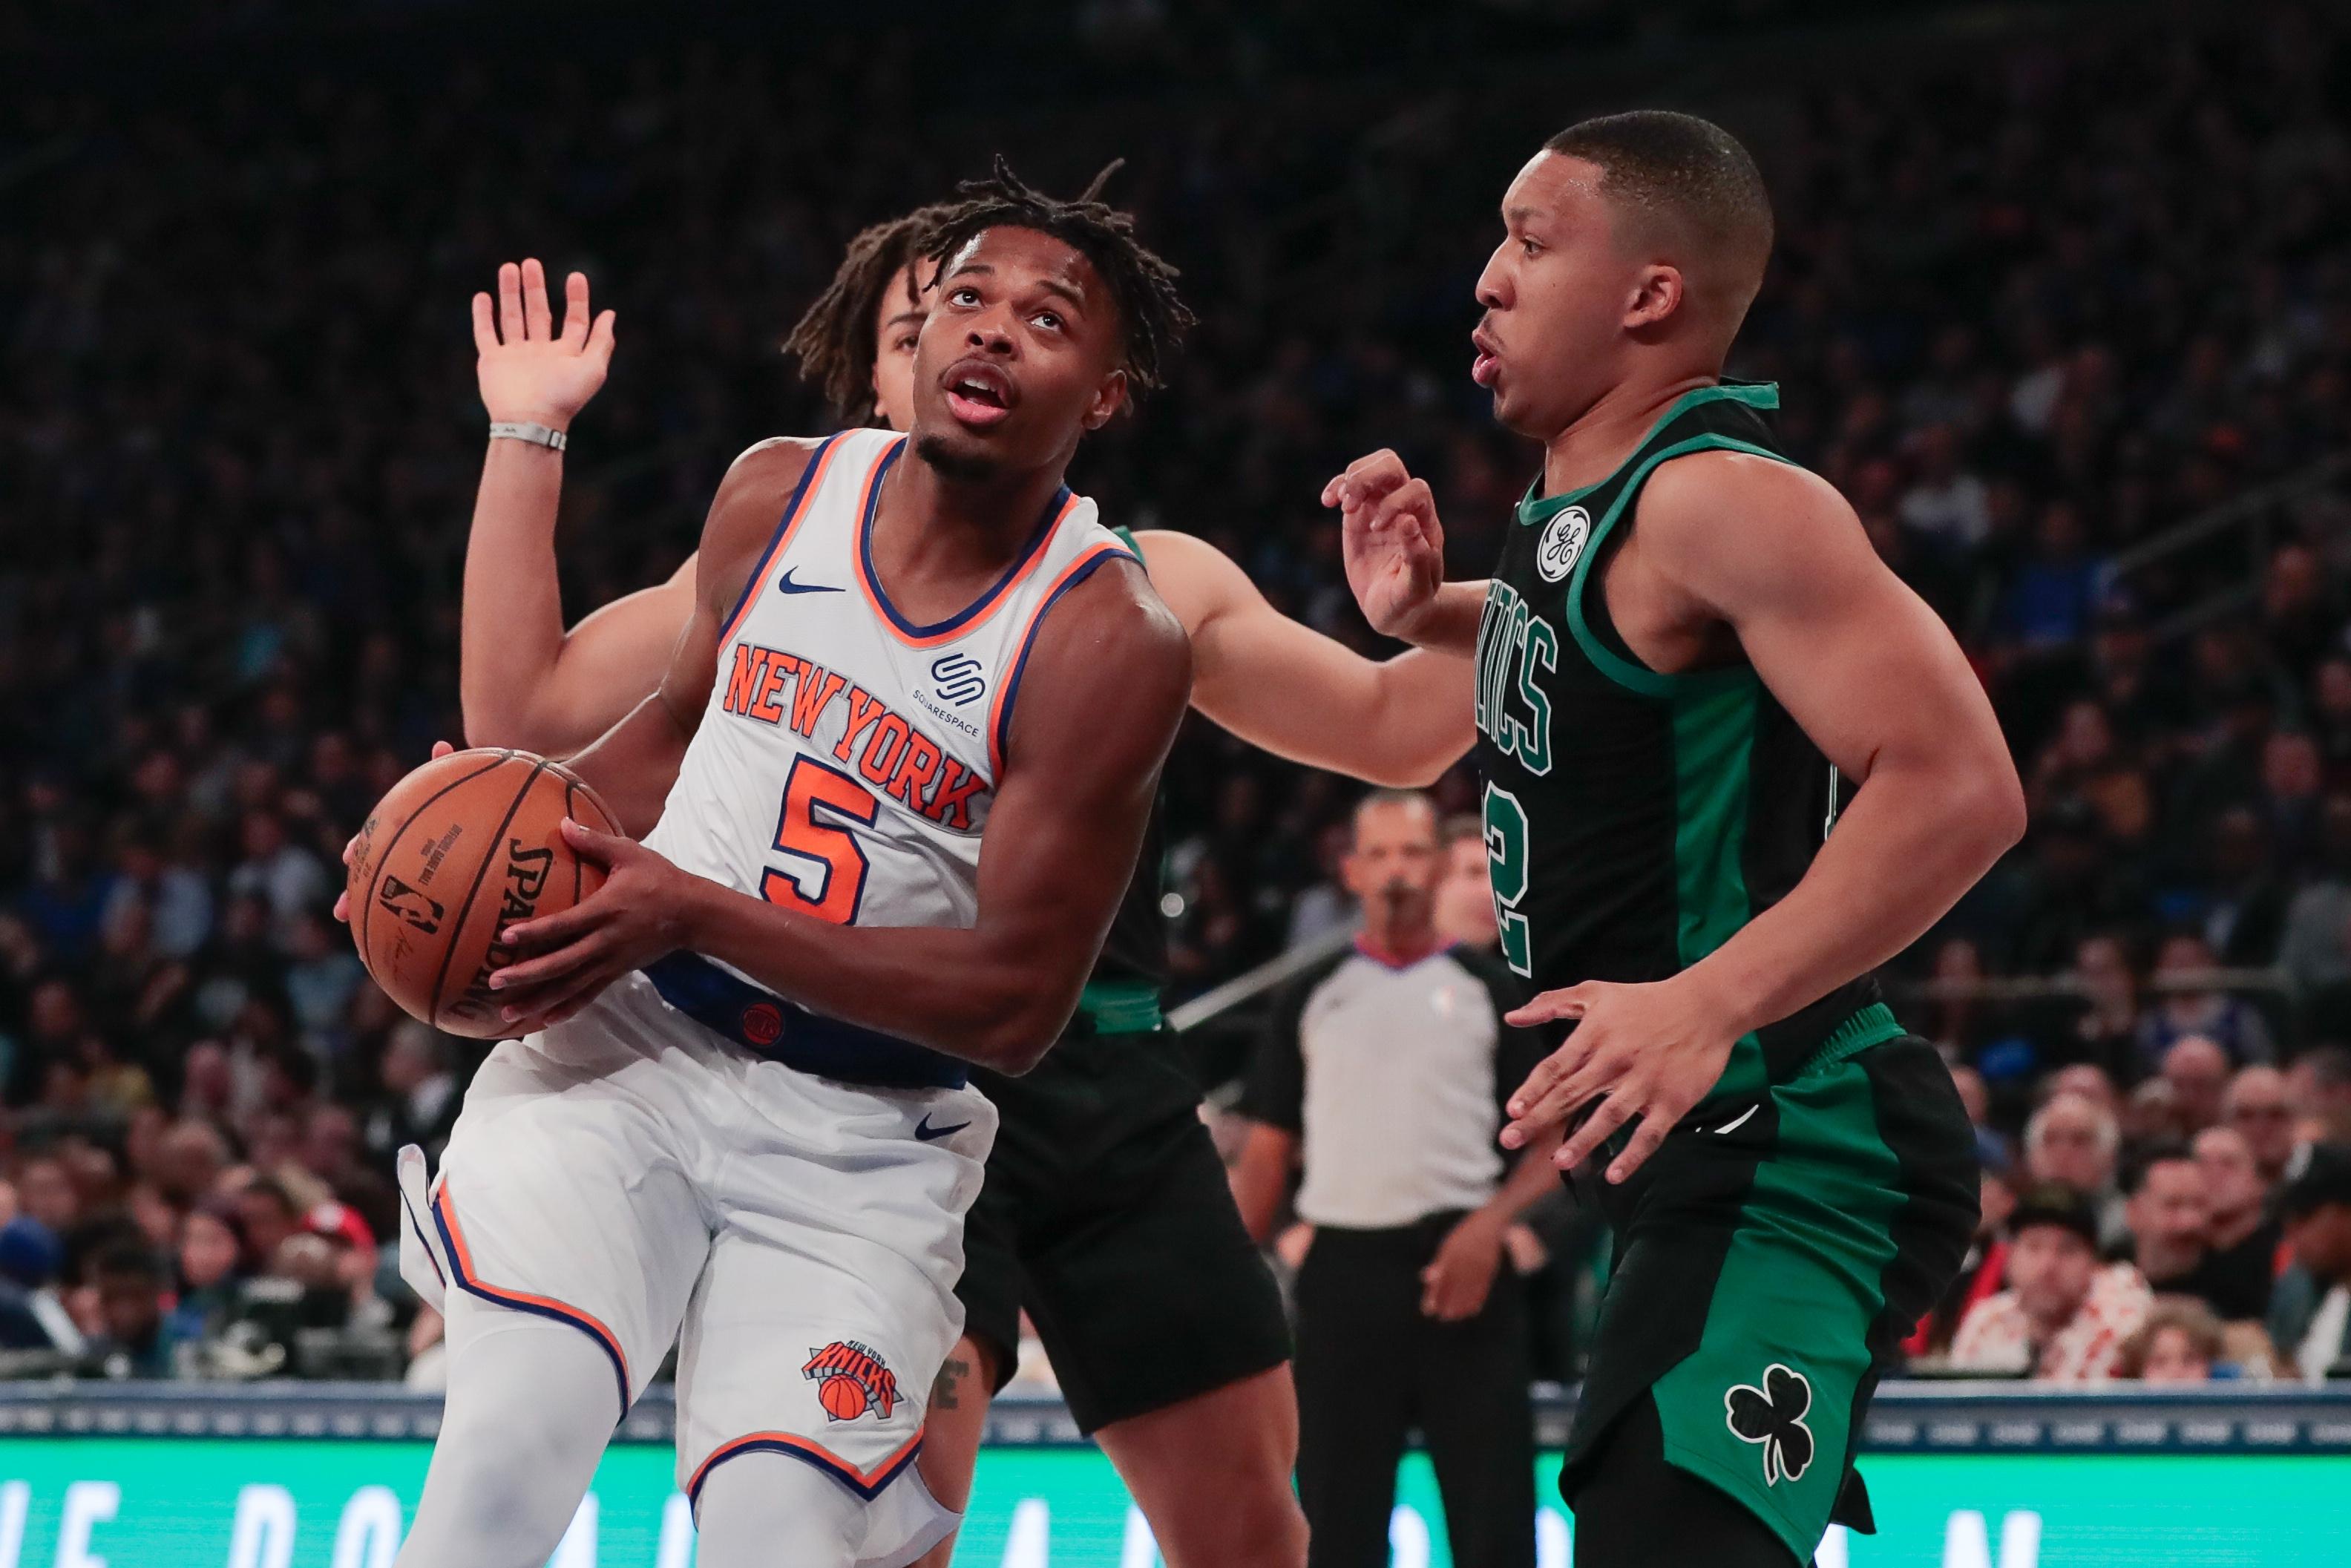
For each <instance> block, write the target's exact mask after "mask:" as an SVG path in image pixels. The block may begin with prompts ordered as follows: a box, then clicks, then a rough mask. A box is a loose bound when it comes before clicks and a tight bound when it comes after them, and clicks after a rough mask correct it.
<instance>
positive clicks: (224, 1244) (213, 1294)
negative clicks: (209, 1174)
mask: <svg viewBox="0 0 2351 1568" xmlns="http://www.w3.org/2000/svg"><path fill="white" fill-rule="evenodd" d="M245 1255H246V1245H245V1228H244V1221H243V1219H242V1218H240V1217H239V1215H238V1213H237V1209H236V1206H235V1204H234V1203H232V1202H229V1201H228V1200H226V1199H225V1198H218V1197H214V1198H208V1199H206V1200H205V1201H204V1203H202V1204H200V1205H198V1206H197V1207H196V1208H195V1209H194V1210H193V1212H192V1213H190V1214H189V1216H188V1217H187V1218H186V1219H185V1220H183V1222H182V1223H181V1228H180V1246H179V1266H180V1268H179V1271H180V1280H179V1301H178V1303H177V1304H176V1305H175V1306H173V1307H172V1314H171V1324H170V1328H171V1333H172V1337H173V1338H174V1339H175V1340H177V1341H179V1342H181V1343H190V1344H193V1343H202V1342H204V1341H205V1340H208V1339H211V1338H212V1337H213V1336H214V1334H216V1333H219V1332H220V1330H221V1328H222V1327H223V1325H225V1323H226V1322H228V1320H229V1317H230V1315H231V1314H232V1313H233V1312H235V1306H236V1299H237V1292H238V1291H239V1290H240V1289H241V1288H242V1287H243V1285H244V1283H245V1277H246V1271H245V1266H244V1264H245Z"/></svg>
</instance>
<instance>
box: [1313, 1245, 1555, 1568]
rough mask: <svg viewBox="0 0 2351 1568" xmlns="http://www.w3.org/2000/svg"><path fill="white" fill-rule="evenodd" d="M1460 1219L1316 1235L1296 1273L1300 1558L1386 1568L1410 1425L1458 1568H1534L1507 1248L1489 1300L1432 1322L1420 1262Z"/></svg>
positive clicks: (1523, 1375)
mask: <svg viewBox="0 0 2351 1568" xmlns="http://www.w3.org/2000/svg"><path fill="white" fill-rule="evenodd" d="M1459 1218H1460V1216H1458V1215H1455V1214H1447V1215H1436V1216H1431V1217H1430V1218H1427V1219H1424V1220H1422V1221H1421V1222H1419V1223H1418V1224H1416V1225H1410V1226H1405V1227H1402V1228H1397V1229H1394V1230H1341V1229H1333V1228H1328V1227H1324V1228H1318V1229H1317V1230H1316V1231H1315V1233H1314V1245H1313V1246H1312V1248H1311V1249H1309V1250H1308V1252H1307V1254H1306V1261H1305V1263H1304V1264H1303V1265H1302V1266H1301V1268H1300V1270H1299V1271H1298V1360H1297V1378H1298V1416H1299V1444H1298V1494H1299V1500H1300V1501H1301V1503H1302V1504H1303V1505H1304V1507H1305V1510H1306V1522H1307V1526H1308V1528H1309V1529H1310V1531H1311V1532H1312V1533H1311V1541H1310V1543H1309V1545H1308V1548H1307V1559H1306V1560H1307V1568H1386V1565H1387V1562H1388V1515H1389V1512H1390V1511H1391V1510H1392V1509H1393V1508H1394V1507H1395V1480H1396V1466H1397V1464H1398V1462H1399V1461H1401V1460H1402V1458H1404V1452H1405V1438H1406V1437H1407V1436H1408V1434H1409V1433H1410V1432H1411V1430H1412V1428H1413V1427H1419V1428H1420V1431H1421V1436H1422V1437H1423V1439H1424V1440H1425V1441H1426V1444H1427V1446H1428V1452H1429V1458H1430V1459H1431V1460H1432V1461H1433V1462H1434V1463H1435V1465H1436V1468H1437V1489H1438V1491H1439V1492H1440V1493H1441V1495H1442V1496H1443V1498H1444V1500H1445V1523H1446V1531H1447V1534H1448V1535H1449V1536H1450V1537H1451V1540H1452V1544H1453V1561H1454V1562H1455V1563H1457V1564H1458V1565H1459V1568H1532V1565H1533V1563H1534V1560H1535V1475H1534V1463H1535V1444H1534V1411H1533V1406H1532V1405H1531V1403H1530V1401H1529V1399H1528V1397H1527V1376H1528V1357H1527V1318H1526V1303H1525V1299H1524V1295H1523V1292H1522V1291H1521V1288H1520V1282H1519V1279H1518V1276H1517V1275H1515V1274H1513V1273H1512V1272H1511V1271H1510V1260H1509V1259H1508V1258H1505V1259H1504V1260H1502V1263H1501V1266H1500V1267H1499V1269H1498V1270H1496V1272H1495V1275H1494V1288H1493V1291H1492V1293H1491V1294H1489V1296H1488V1297H1487V1298H1486V1306H1485V1310H1484V1311H1482V1312H1479V1314H1478V1315H1477V1316H1476V1317H1474V1318H1470V1319H1468V1320H1466V1321H1464V1322H1454V1323H1446V1322H1437V1320H1436V1319H1434V1318H1431V1317H1426V1316H1424V1315H1423V1314H1422V1312H1421V1310H1420V1294H1421V1283H1420V1271H1421V1270H1422V1269H1423V1268H1425V1267H1426V1266H1427V1263H1428V1260H1430V1259H1431V1258H1432V1257H1434V1256H1435V1255H1436V1252H1437V1244H1438V1243H1439V1242H1440V1241H1442V1240H1444V1239H1445V1234H1446V1232H1447V1231H1448V1230H1450V1229H1451V1228H1453V1225H1454V1223H1455V1222H1456V1221H1457V1220H1458V1219H1459Z"/></svg>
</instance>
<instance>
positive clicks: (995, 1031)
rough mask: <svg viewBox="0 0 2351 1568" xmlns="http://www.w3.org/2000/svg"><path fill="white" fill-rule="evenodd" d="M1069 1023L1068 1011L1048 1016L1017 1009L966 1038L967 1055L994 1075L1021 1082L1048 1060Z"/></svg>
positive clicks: (977, 1029) (1011, 1010)
mask: <svg viewBox="0 0 2351 1568" xmlns="http://www.w3.org/2000/svg"><path fill="white" fill-rule="evenodd" d="M1069 1021H1070V1015H1069V1012H1068V1011H1067V1010H1063V1011H1061V1012H1060V1013H1058V1014H1054V1015H1050V1016H1049V1015H1048V1014H1047V1013H1045V1012H1044V1011H1043V1010H1041V1009H1035V1008H1025V1007H1016V1008H1013V1009H1010V1010H1008V1012H1006V1013H1005V1014H1003V1015H1002V1016H1001V1017H999V1018H998V1019H991V1020H988V1021H986V1022H982V1023H979V1024H977V1026H976V1027H975V1028H974V1029H973V1030H972V1031H971V1032H970V1033H969V1034H968V1035H967V1037H966V1040H965V1044H966V1047H967V1054H968V1055H969V1057H970V1058H971V1060H972V1061H977V1062H978V1063H979V1064H980V1065H981V1066H982V1067H985V1068H987V1069H989V1070H990V1071H996V1072H1001V1073H1003V1074H1004V1075H1005V1076H1006V1077H1008V1078H1018V1077H1019V1076H1020V1075H1021V1074H1023V1073H1025V1072H1027V1071H1029V1070H1030V1069H1031V1068H1033V1067H1035V1066H1036V1065H1037V1064H1038V1063H1039V1062H1040V1061H1044V1060H1045V1053H1046V1052H1047V1051H1050V1050H1051V1049H1052V1048H1053V1041H1054V1040H1056V1039H1058V1038H1059V1037H1060V1035H1061V1030H1063V1029H1064V1028H1066V1027H1067V1026H1068V1024H1069Z"/></svg>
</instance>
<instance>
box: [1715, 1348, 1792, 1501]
mask: <svg viewBox="0 0 2351 1568" xmlns="http://www.w3.org/2000/svg"><path fill="white" fill-rule="evenodd" d="M1722 1407H1723V1419H1724V1421H1726V1422H1727V1423H1728V1424H1729V1427H1730V1434H1731V1436H1732V1437H1737V1438H1738V1439H1739V1440H1740V1442H1742V1443H1761V1444H1762V1445H1763V1484H1764V1485H1766V1486H1778V1485H1779V1484H1780V1480H1781V1478H1782V1477H1783V1476H1784V1477H1785V1478H1787V1479H1789V1480H1801V1479H1803V1475H1804V1472H1805V1471H1806V1470H1807V1469H1811V1468H1812V1463H1813V1429H1812V1428H1811V1427H1807V1426H1805V1425H1804V1412H1806V1411H1807V1410H1810V1409H1811V1408H1812V1407H1813V1385H1811V1384H1809V1383H1807V1382H1805V1381H1804V1375H1803V1374H1802V1373H1801V1372H1792V1371H1790V1370H1789V1369H1788V1368H1787V1367H1784V1366H1782V1365H1781V1364H1779V1363H1778V1362H1776V1361H1775V1362H1773V1363H1772V1364H1771V1365H1770V1366H1767V1367H1765V1368H1764V1369H1763V1386H1762V1387H1761V1388H1756V1387H1753V1386H1751V1385H1748V1384H1744V1383H1742V1384H1740V1385H1738V1386H1736V1387H1734V1388H1732V1389H1731V1390H1730V1391H1729V1393H1727V1394H1725V1395H1724V1396H1722Z"/></svg>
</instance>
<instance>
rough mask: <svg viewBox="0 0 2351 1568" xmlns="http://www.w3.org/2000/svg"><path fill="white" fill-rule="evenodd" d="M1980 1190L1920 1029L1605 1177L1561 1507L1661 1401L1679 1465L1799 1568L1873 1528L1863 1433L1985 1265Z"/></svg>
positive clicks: (1969, 1134)
mask: <svg viewBox="0 0 2351 1568" xmlns="http://www.w3.org/2000/svg"><path fill="white" fill-rule="evenodd" d="M1602 1167H1603V1162H1602V1161H1600V1160H1597V1159H1595V1160H1594V1161H1593V1163H1592V1168H1593V1170H1595V1171H1596V1170H1598V1169H1600V1168H1602ZM1593 1179H1594V1180H1596V1179H1597V1178H1596V1177H1595V1178H1593ZM1976 1181H1977V1170H1976V1155H1975V1137H1974V1134H1973V1131H1972V1129H1971V1128H1970V1125H1969V1123H1968V1117H1967V1113H1966V1111H1965V1109H1964V1108H1963V1107H1962V1106H1961V1105H1960V1103H1959V1094H1958V1092H1957V1091H1956V1090H1955V1089H1953V1087H1952V1085H1951V1079H1950V1073H1949V1071H1948V1070H1947V1069H1946V1068H1945V1067H1944V1065H1943V1062H1942V1061H1941V1059H1940V1058H1939V1057H1938V1055H1937V1054H1936V1052H1935V1049H1934V1048H1933V1047H1932V1046H1930V1045H1928V1043H1927V1042H1926V1041H1924V1040H1918V1039H1917V1038H1915V1037H1911V1036H1902V1037H1898V1038H1896V1039H1893V1040H1883V1041H1880V1042H1878V1043H1874V1044H1862V1045H1860V1046H1858V1047H1857V1048H1854V1049H1842V1048H1833V1049H1830V1050H1827V1051H1823V1052H1822V1053H1821V1054H1820V1055H1818V1056H1816V1057H1815V1058H1814V1059H1813V1061H1808V1062H1806V1063H1805V1064H1804V1065H1803V1066H1802V1067H1801V1068H1800V1069H1798V1070H1797V1071H1796V1072H1795V1073H1794V1074H1793V1075H1792V1076H1791V1077H1790V1078H1789V1079H1788V1081H1786V1082H1782V1083H1778V1084H1775V1085H1772V1086H1771V1087H1770V1088H1769V1089H1768V1090H1767V1091H1766V1092H1763V1093H1762V1094H1761V1095H1760V1096H1750V1097H1749V1098H1747V1099H1745V1100H1744V1102H1743V1103H1742V1102H1741V1101H1740V1100H1737V1099H1732V1098H1725V1097H1721V1096H1718V1097H1716V1098H1714V1099H1711V1100H1709V1101H1708V1102H1707V1103H1705V1104H1704V1105H1702V1106H1701V1107H1700V1108H1699V1111H1698V1113H1697V1114H1696V1115H1695V1116H1693V1117H1692V1118H1690V1119H1689V1120H1687V1121H1685V1122H1683V1123H1682V1124H1679V1125H1678V1126H1677V1127H1676V1128H1675V1129H1674V1131H1673V1132H1672V1133H1671V1134H1669V1135H1668V1136H1667V1139H1666V1141H1665V1143H1664V1144H1663V1145H1660V1146H1659V1147H1658V1149H1657V1151H1656V1154H1654V1155H1651V1156H1650V1157H1649V1159H1648V1161H1647V1163H1646V1164H1645V1165H1644V1166H1642V1167H1641V1169H1640V1170H1639V1171H1637V1172H1636V1173H1635V1175H1634V1176H1633V1179H1632V1180H1630V1181H1628V1182H1626V1183H1625V1184H1624V1185H1623V1186H1619V1187H1614V1188H1609V1187H1606V1186H1605V1185H1604V1184H1602V1186H1603V1190H1602V1192H1601V1194H1600V1200H1601V1202H1602V1204H1603V1206H1604V1208H1605V1209H1606V1210H1607V1211H1608V1214H1609V1218H1610V1219H1611V1221H1612V1222H1613V1223H1614V1227H1615V1230H1616V1241H1615V1261H1614V1269H1613V1270H1612V1273H1611V1277H1610V1280H1609V1283H1608V1289H1607V1292H1606V1294H1605V1296H1604V1298H1603V1301H1602V1304H1601V1312H1600V1323H1599V1327H1598V1330H1597V1333H1596V1335H1595V1337H1594V1340H1593V1352H1592V1364H1591V1370H1590V1373H1589V1375H1588V1376H1587V1378H1586V1380H1585V1383H1584V1385H1583V1401H1582V1404H1581V1405H1580V1406H1579V1407H1578V1409H1577V1411H1576V1419H1575V1425H1574V1428H1573V1433H1572V1435H1571V1437H1570V1438H1569V1443H1568V1454H1567V1462H1566V1467H1565V1469H1563V1470H1562V1473H1561V1476H1560V1490H1561V1493H1562V1496H1564V1497H1565V1498H1566V1500H1568V1501H1569V1502H1570V1503H1571V1504H1573V1502H1574V1500H1575V1494H1576V1489H1577V1487H1578V1486H1579V1485H1580V1484H1581V1483H1582V1481H1583V1479H1585V1478H1586V1476H1587V1475H1588V1474H1589V1472H1590V1470H1591V1469H1592V1467H1593V1461H1594V1459H1595V1457H1596V1456H1597V1454H1598V1453H1599V1452H1600V1450H1601V1449H1602V1448H1604V1446H1605V1445H1606V1443H1607V1441H1608V1438H1609V1436H1610V1432H1611V1429H1612V1428H1613V1427H1614V1426H1615V1424H1616V1422H1617V1419H1618V1417H1619V1416H1622V1415H1623V1414H1624V1413H1625V1410H1626V1409H1627V1408H1628V1407H1630V1406H1632V1404H1633V1403H1634V1402H1635V1400H1636V1399H1637V1398H1638V1397H1639V1396H1640V1395H1641V1394H1642V1392H1643V1391H1644V1390H1647V1391H1650V1392H1651V1393H1652V1394H1653V1395H1654V1396H1655V1399H1656V1408H1657V1415H1658V1418H1659V1422H1660V1425H1661V1426H1662V1427H1663V1435H1664V1454H1665V1458H1666V1461H1667V1463H1669V1464H1671V1465H1674V1466H1676V1467H1677V1468H1679V1469H1683V1470H1687V1471H1688V1472H1689V1473H1691V1474H1693V1475H1696V1476H1698V1477H1699V1478H1701V1479H1705V1480H1708V1481H1710V1482H1712V1483H1713V1484H1714V1485H1715V1486H1718V1487H1719V1488H1721V1489H1722V1490H1724V1491H1726V1492H1728V1493H1729V1494H1730V1495H1731V1496H1732V1497H1733V1498H1735V1499H1737V1500H1739V1501H1740V1502H1741V1503H1743V1504H1744V1505H1745V1506H1746V1507H1747V1508H1748V1509H1750V1510H1751V1511H1753V1512H1754V1513H1755V1514H1756V1515H1757V1516H1758V1517H1759V1518H1761V1520H1762V1521H1764V1522H1765V1523H1766V1524H1767V1525H1769V1526H1770V1527H1771V1529H1772V1530H1773V1531H1775V1532H1777V1533H1778V1534H1779V1536H1780V1537H1781V1538H1782V1540H1783V1541H1785V1542H1787V1543H1788V1546H1789V1548H1790V1550H1791V1551H1792V1552H1794V1553H1795V1556H1796V1559H1797V1561H1798V1562H1807V1561H1809V1560H1810V1559H1811V1557H1812V1554H1813V1549H1814V1548H1815V1547H1817V1546H1818V1545H1819V1544H1820V1540H1821V1537H1822V1536H1823V1534H1824V1533H1826V1531H1827V1529H1828V1526H1829V1525H1830V1524H1831V1523H1832V1522H1836V1523H1842V1524H1846V1525H1849V1526H1852V1527H1854V1528H1855V1529H1858V1530H1862V1531H1869V1530H1870V1529H1872V1528H1873V1521H1872V1520H1871V1518H1870V1514H1869V1502H1868V1496H1867V1493H1866V1492H1865V1490H1863V1488H1862V1486H1861V1481H1860V1477H1859V1476H1858V1475H1857V1474H1855V1471H1854V1469H1853V1448H1854V1439H1855V1434H1856V1433H1857V1432H1858V1431H1859V1429H1860V1427H1861V1424H1862V1416H1863V1415H1864V1413H1865V1410H1866V1408H1867V1406H1868V1404H1869V1397H1870V1394H1871V1392H1872V1390H1873V1389H1875V1387H1876V1383H1877V1379H1878V1377H1879V1375H1881V1374H1882V1373H1883V1372H1884V1371H1885V1369H1886V1367H1887V1366H1888V1365H1890V1364H1892V1362H1893V1359H1894V1357H1895V1355H1896V1345H1897V1343H1899V1342H1900V1340H1901V1339H1902V1338H1903V1336H1904V1335H1906V1334H1907V1333H1909V1332H1910V1330H1911V1328H1912V1326H1913V1325H1914V1324H1915V1323H1916V1322H1917V1320H1918V1318H1919V1317H1920V1316H1921V1315H1922V1314H1924V1313H1925V1312H1926V1311H1927V1310H1928V1307H1929V1306H1930V1305H1931V1304H1932V1303H1933V1302H1934V1301H1936V1300H1937V1299H1938V1296H1939V1295H1940V1294H1941V1292H1942V1291H1943V1290H1944V1289H1945V1287H1946V1286H1948V1285H1949V1282H1950V1281H1951V1280H1952V1278H1953V1277H1954V1276H1955V1275H1956V1274H1957V1273H1958V1271H1959V1265H1960V1263H1961V1261H1962V1260H1964V1259H1965V1257H1966V1254H1967V1249H1968V1244H1969V1239H1970V1237H1971V1236H1972V1235H1973V1233H1974V1230H1975V1225H1976V1214H1977V1187H1976Z"/></svg>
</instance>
